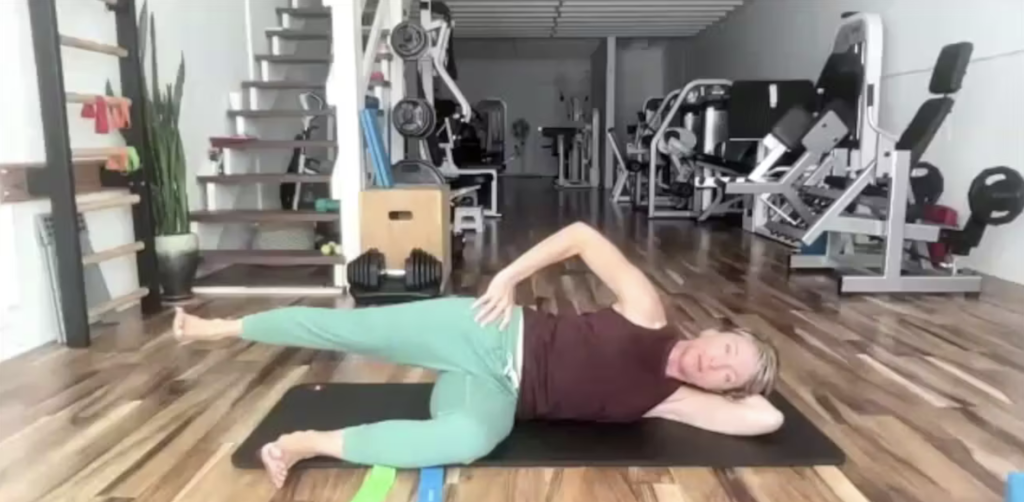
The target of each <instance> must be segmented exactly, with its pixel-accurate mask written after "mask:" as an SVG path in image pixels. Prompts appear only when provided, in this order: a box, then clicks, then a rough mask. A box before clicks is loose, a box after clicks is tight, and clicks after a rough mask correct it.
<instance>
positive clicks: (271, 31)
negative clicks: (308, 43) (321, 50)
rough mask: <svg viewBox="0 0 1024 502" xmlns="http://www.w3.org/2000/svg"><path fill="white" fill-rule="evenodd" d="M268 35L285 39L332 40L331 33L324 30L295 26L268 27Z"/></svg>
mask: <svg viewBox="0 0 1024 502" xmlns="http://www.w3.org/2000/svg"><path fill="white" fill-rule="evenodd" d="M266 33H267V36H268V37H277V38H280V39H283V40H330V39H331V34H330V33H326V32H323V31H308V30H299V29H295V28H268V29H267V32H266Z"/></svg>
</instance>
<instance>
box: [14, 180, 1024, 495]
mask: <svg viewBox="0 0 1024 502" xmlns="http://www.w3.org/2000/svg"><path fill="white" fill-rule="evenodd" d="M510 185H511V186H512V188H511V189H510V191H509V193H508V197H507V199H506V205H505V208H504V211H505V219H504V221H502V222H501V223H499V224H498V225H497V229H496V230H495V229H491V230H490V232H491V233H490V234H488V235H487V239H486V241H487V244H486V245H483V246H482V247H481V248H474V246H473V245H469V246H468V247H467V254H468V264H467V266H466V268H465V269H464V271H463V272H461V273H459V274H457V275H456V276H455V277H454V284H455V289H456V292H459V293H469V294H472V293H475V292H478V291H480V290H481V289H482V288H484V287H485V285H486V284H487V281H488V279H489V277H490V276H491V275H492V274H493V273H494V272H495V271H496V270H498V269H499V268H500V267H501V266H502V265H503V264H505V263H507V262H508V261H509V260H510V259H512V258H513V257H515V256H516V255H517V254H519V253H520V252H522V251H523V250H525V249H526V248H527V247H529V246H530V245H531V244H533V243H535V242H536V241H538V240H539V239H541V238H542V237H544V236H545V235H547V234H548V233H550V232H551V231H553V230H555V229H557V228H558V227H560V226H562V225H564V224H567V223H569V222H571V221H574V220H576V219H583V220H585V221H589V222H591V223H593V224H595V225H597V226H599V227H600V228H601V229H603V230H604V232H605V234H606V235H607V236H609V237H610V238H612V239H614V240H615V241H616V242H618V243H620V244H621V245H622V246H623V249H624V250H625V252H626V253H627V254H628V255H629V257H630V258H631V259H633V260H634V261H635V262H636V263H638V264H640V265H641V266H642V267H643V269H644V270H645V271H646V272H647V273H648V274H649V276H650V277H651V278H652V279H654V280H655V281H656V282H657V284H658V285H660V287H661V288H662V289H663V293H664V299H665V301H666V302H667V305H668V306H669V310H670V316H671V321H672V323H674V324H675V325H676V326H678V327H679V329H681V330H682V331H683V332H684V333H685V334H687V335H693V334H694V333H696V332H697V331H698V330H700V329H702V328H705V327H709V326H715V325H718V324H719V323H722V322H732V323H736V324H738V325H740V326H744V327H747V328H749V329H752V330H756V331H760V332H763V333H767V334H768V335H769V336H770V337H771V338H772V339H773V340H774V341H775V343H777V344H778V346H779V348H780V350H781V353H782V356H783V369H782V384H781V392H782V393H783V394H784V395H785V396H786V397H787V398H789V399H790V400H791V401H792V402H793V403H795V404H796V405H797V406H798V407H799V408H800V409H801V411H803V412H804V413H805V414H807V415H808V416H809V417H810V418H811V419H812V420H813V421H814V422H815V423H816V424H817V425H818V426H819V427H820V428H822V430H824V431H825V432H826V433H827V434H828V435H829V436H830V437H831V438H832V439H833V440H834V441H835V442H836V443H837V444H838V445H840V446H841V447H842V448H843V449H844V450H845V451H846V454H847V456H848V460H847V462H846V464H845V465H842V466H840V467H807V468H801V469H727V470H711V469H635V468H631V469H564V470H563V469H472V468H466V469H449V470H448V472H449V478H448V483H449V484H448V486H447V494H446V497H447V498H446V500H447V501H465V502H491V501H495V502H497V501H534V500H536V501H547V502H556V501H580V502H589V501H619V502H626V501H643V502H653V501H659V502H705V501H708V502H710V501H715V502H725V501H735V502H751V501H760V502H765V501H780V502H800V501H807V502H829V501H842V502H861V501H865V500H869V501H874V502H882V501H894V502H895V501H899V502H913V501H921V502H935V501H944V502H951V501H965V502H966V501H970V502H983V501H997V500H1002V498H1001V493H1002V483H1003V481H1002V480H1003V479H1005V476H1006V474H1007V472H1009V471H1012V470H1017V469H1022V468H1024V420H1022V419H1021V417H1022V416H1024V407H1022V406H1021V403H1024V337H1022V331H1024V301H1021V295H1020V293H1019V292H1018V291H1015V290H1014V288H1003V289H1005V290H1002V289H1001V290H1000V291H997V292H993V293H990V294H985V295H983V296H982V297H981V298H980V299H963V298H954V297H921V296H916V297H914V296H879V297H855V298H845V297H844V298H842V299H840V298H838V297H837V296H836V292H835V290H836V288H835V285H834V283H833V282H832V281H831V280H829V279H828V278H827V277H820V276H801V277H796V278H792V279H787V278H786V277H785V276H784V267H783V266H782V259H783V257H784V255H785V250H784V249H783V248H782V247H781V246H779V245H776V244H774V243H771V242H768V241H765V240H762V239H759V238H755V237H751V236H749V235H747V234H743V233H741V232H738V231H735V230H722V229H718V230H715V229H709V228H700V227H696V226H694V225H692V224H690V223H687V222H678V221H675V222H672V221H670V222H661V223H657V224H655V225H654V226H648V224H647V223H646V222H644V221H643V220H642V219H640V218H638V217H635V216H634V215H632V214H630V213H627V212H621V213H620V212H617V211H615V210H613V209H612V208H610V207H608V206H607V205H606V204H605V203H604V200H603V198H601V199H599V198H597V197H591V196H589V195H588V194H587V193H575V194H570V195H562V196H560V195H556V194H555V193H554V192H553V191H551V190H550V189H549V188H547V186H548V185H544V184H541V183H540V182H538V181H536V180H535V181H531V182H525V181H520V182H518V183H510ZM581 271H582V268H581V266H580V265H579V264H578V263H568V264H566V265H563V266H558V267H552V268H551V269H549V270H546V271H544V272H543V273H541V274H540V275H538V276H537V277H535V278H534V280H533V281H532V282H530V283H526V284H523V285H522V286H521V288H520V289H519V291H518V295H519V298H518V299H519V300H520V301H522V302H529V303H533V302H534V300H535V298H538V297H539V298H544V299H547V300H548V301H546V302H544V303H545V304H546V305H548V306H549V308H552V309H590V308H593V307H595V306H597V305H600V304H603V303H605V302H608V300H609V293H608V291H607V290H606V289H604V288H603V287H601V286H600V285H599V284H598V282H597V281H596V279H595V278H594V277H593V276H592V275H589V274H587V273H581ZM327 302H328V301H327V300H322V299H320V300H313V299H302V298H279V299H272V300H269V299H218V300H214V301H204V302H201V303H199V304H197V305H195V306H194V310H195V311H196V312H198V313H200V314H205V315H217V316H241V315H244V314H245V313H247V312H255V311H259V310H263V309H267V308H271V307H274V306H278V305H286V304H296V303H301V304H307V305H325V306H326V305H329V304H328V303H327ZM169 321H170V315H169V313H165V314H163V315H158V316H156V317H153V318H151V319H147V320H145V321H130V320H129V321H126V322H124V323H123V324H121V325H119V326H116V327H111V328H104V329H101V330H98V331H100V332H101V333H98V336H97V340H96V343H95V345H94V347H93V348H91V349H89V350H67V349H63V348H59V347H45V348H43V349H40V350H38V351H35V352H33V353H30V354H28V355H26V356H24V357H21V358H19V359H16V360H13V361H9V362H6V363H3V364H0V501H3V502H20V501H29V500H48V501H86V502H96V501H107V502H113V501H118V502H127V501H176V502H185V501H197V502H214V501H232V502H234V501H245V502H259V501H271V500H272V501H303V502H315V501H343V500H348V499H349V497H351V496H352V494H353V493H354V492H355V490H356V489H357V488H358V486H359V483H360V481H361V479H362V475H363V472H361V471H322V470H321V471H314V472H303V473H299V474H298V475H296V476H294V478H293V479H292V480H291V481H290V482H289V483H288V485H287V486H286V487H285V488H284V489H283V490H282V491H280V492H276V493H275V490H274V489H273V488H272V486H271V485H270V483H269V482H267V481H265V480H264V479H263V477H262V476H263V475H262V472H260V471H239V470H235V469H234V468H233V467H232V466H231V464H230V455H231V453H232V451H233V449H234V447H235V446H236V445H237V444H238V443H239V442H241V440H242V439H243V438H244V437H245V436H246V435H247V434H248V433H249V432H250V431H251V430H252V429H253V427H254V426H255V424H256V423H257V422H258V421H259V420H260V418H261V417H262V416H263V414H264V413H266V412H267V411H268V410H269V408H270V407H271V406H272V405H273V404H274V402H275V401H276V400H277V399H278V398H279V397H280V396H281V395H282V394H283V393H284V392H285V390H286V389H288V388H289V387H290V386H293V385H295V384H298V383H301V382H323V381H348V382H353V381H356V382H378V381H389V382H412V381H421V380H427V379H430V378H431V376H430V375H429V374H426V373H425V372H423V371H421V370H417V369H409V368H401V367H395V366H391V365H388V364H385V363H382V362H379V361H374V360H370V359H366V358H362V357H357V356H343V355H341V354H333V353H315V352H312V351H306V350H296V349H287V348H277V347H269V346H254V345H250V344H246V343H234V342H232V343H221V344H217V345H213V346H211V345H206V346H189V347H178V346H177V345H176V344H175V343H174V342H173V341H172V340H171V339H170V337H169V336H168V332H167V330H168V324H169ZM415 486H416V474H415V473H400V475H399V478H398V482H397V484H396V486H395V488H394V489H393V490H392V492H391V494H390V496H389V498H388V500H390V501H410V500H415Z"/></svg>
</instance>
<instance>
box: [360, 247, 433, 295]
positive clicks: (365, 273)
mask: <svg viewBox="0 0 1024 502" xmlns="http://www.w3.org/2000/svg"><path fill="white" fill-rule="evenodd" d="M443 270H444V267H443V265H442V263H441V261H440V260H438V259H437V258H434V257H433V256H432V255H431V254H430V253H427V252H426V251H423V250H422V249H414V250H413V251H412V253H410V254H409V257H408V258H406V260H405V269H404V270H388V269H386V268H385V260H384V254H383V253H381V252H380V251H379V250H377V249H370V250H368V251H366V252H365V253H363V254H361V255H359V257H358V258H356V259H355V260H352V263H349V264H348V266H347V271H348V282H349V284H351V285H352V286H354V287H357V288H359V289H362V290H367V291H376V290H379V289H380V288H381V284H382V282H383V279H384V278H388V277H392V278H401V279H403V281H404V283H405V287H406V289H408V290H409V291H420V290H424V289H428V288H431V287H434V286H437V285H440V283H441V275H442V274H443Z"/></svg>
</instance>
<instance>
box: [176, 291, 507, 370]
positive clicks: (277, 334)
mask: <svg viewBox="0 0 1024 502" xmlns="http://www.w3.org/2000/svg"><path fill="white" fill-rule="evenodd" d="M472 305H473V299H472V298H463V297H447V298H439V299H434V300H423V301H417V302H408V303H401V304H396V305H389V306H381V307H366V308H358V309H329V308H314V307H284V308H279V309H274V310H269V311H266V312H261V313H257V314H252V315H248V316H246V317H243V318H242V319H239V320H207V319H200V318H196V317H191V316H187V315H179V319H178V320H176V321H175V327H174V330H175V335H176V336H177V337H178V338H179V339H181V340H183V341H186V342H188V341H194V340H204V339H218V338H225V337H240V338H242V339H245V340H250V341H254V342H260V343H268V344H275V345H286V346H291V347H306V348H312V349H322V350H338V351H346V352H354V353H358V354H363V355H367V356H373V357H379V358H381V359H385V360H388V361H391V362H395V363H398V364H409V365H416V366H424V367H428V368H432V369H437V370H442V371H450V370H459V371H463V372H468V373H475V374H492V373H493V372H494V371H496V370H497V371H503V370H504V369H505V368H506V367H507V365H508V363H509V360H508V357H509V354H510V353H511V352H510V350H513V349H514V347H515V343H516V342H515V336H516V335H517V333H518V330H519V322H520V320H519V317H518V316H515V317H514V319H513V322H512V323H511V324H510V325H509V326H508V327H506V328H505V329H504V330H501V329H499V328H498V327H497V325H496V324H492V325H490V326H487V327H481V326H480V325H479V324H478V323H476V322H475V321H474V312H473V309H472Z"/></svg>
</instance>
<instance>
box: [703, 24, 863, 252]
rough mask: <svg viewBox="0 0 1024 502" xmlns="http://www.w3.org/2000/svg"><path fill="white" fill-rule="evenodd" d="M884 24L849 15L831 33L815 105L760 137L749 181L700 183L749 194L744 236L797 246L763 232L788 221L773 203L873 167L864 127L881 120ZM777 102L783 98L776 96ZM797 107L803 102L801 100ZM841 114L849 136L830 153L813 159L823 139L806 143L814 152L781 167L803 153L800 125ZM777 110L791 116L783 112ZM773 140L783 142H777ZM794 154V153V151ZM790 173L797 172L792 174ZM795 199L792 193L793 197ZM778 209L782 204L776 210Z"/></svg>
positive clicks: (825, 138)
mask: <svg viewBox="0 0 1024 502" xmlns="http://www.w3.org/2000/svg"><path fill="white" fill-rule="evenodd" d="M882 37H883V32H882V20H881V17H879V16H878V15H877V14H870V13H846V14H844V15H843V18H842V22H841V24H840V27H839V29H838V30H837V33H836V38H835V42H834V44H833V47H832V52H831V54H830V56H829V58H828V59H827V61H826V63H825V66H824V67H823V68H822V71H821V74H820V75H819V77H818V81H817V83H816V84H815V92H816V101H815V102H814V103H811V104H809V105H807V104H796V105H795V106H800V107H803V108H806V110H805V111H810V113H811V115H810V116H808V115H807V114H805V113H802V112H799V113H796V114H793V115H787V116H784V118H785V120H788V121H789V122H788V123H782V122H781V120H783V119H780V122H779V123H778V124H777V127H775V128H774V129H773V131H772V134H768V135H766V136H764V139H763V140H762V141H761V144H760V145H759V147H758V164H757V167H756V168H755V169H754V170H753V171H751V172H750V174H749V175H748V176H746V177H740V178H733V179H719V180H704V184H705V185H708V184H712V183H713V184H717V185H724V193H726V194H738V195H743V194H746V195H751V196H753V198H752V199H751V204H750V209H749V211H748V212H747V213H746V214H745V217H744V228H745V229H746V230H747V231H750V232H753V233H756V234H758V235H761V236H764V237H768V238H771V239H774V240H777V241H780V242H782V243H784V244H787V245H791V246H795V245H798V243H797V242H796V241H793V240H791V239H787V238H785V237H783V236H780V235H778V234H777V233H774V232H770V231H768V230H766V228H765V225H766V223H768V222H769V221H777V220H790V216H789V214H788V209H787V208H786V206H787V204H785V203H784V202H782V201H780V199H785V197H781V198H780V197H776V195H779V194H782V193H783V192H785V191H787V190H789V188H788V187H791V186H796V185H798V184H799V185H805V186H813V185H815V184H817V183H818V182H820V181H821V180H822V179H824V177H826V176H829V175H845V174H846V173H847V172H859V171H861V170H863V169H865V168H866V166H869V165H871V163H872V162H873V161H874V160H875V157H876V154H877V143H878V140H877V134H876V133H875V132H873V131H872V130H870V129H869V125H868V124H869V123H870V122H872V121H875V122H877V120H878V107H877V103H878V101H879V99H878V96H879V95H880V94H879V93H880V89H881V87H880V82H881V73H882V49H883V46H882ZM779 95H780V96H781V95H782V93H779ZM798 101H801V100H800V99H798ZM827 106H832V111H833V112H836V111H842V112H843V114H842V115H841V116H839V117H840V118H841V119H842V120H843V123H844V125H845V128H846V129H847V134H846V136H845V137H844V138H843V139H842V140H841V141H840V143H838V144H836V145H835V147H834V148H833V149H832V150H830V151H826V152H824V153H827V154H828V155H827V156H824V157H822V156H820V155H817V154H818V153H819V150H818V149H820V148H824V147H825V146H827V142H828V135H825V134H822V135H821V137H811V138H808V139H807V140H808V142H810V143H812V144H813V145H815V147H816V149H815V150H814V151H813V152H812V151H805V152H804V154H803V155H801V156H800V157H799V158H798V159H797V160H796V161H795V162H796V164H795V165H786V164H780V161H781V160H783V159H784V158H786V157H791V156H792V154H793V153H794V152H796V151H799V147H800V146H801V141H802V138H801V139H798V138H799V137H800V136H803V135H804V134H807V133H808V132H809V131H804V132H800V131H799V129H800V127H801V126H800V125H799V124H811V123H813V119H814V116H819V117H820V116H822V115H823V114H825V107H827ZM779 111H781V112H782V113H788V112H789V110H787V108H785V107H780V108H779ZM776 133H778V134H781V135H782V136H785V137H784V138H780V137H779V136H778V135H777V134H776ZM794 147H796V150H794ZM792 171H795V172H792ZM791 197H792V194H790V198H791ZM773 199H774V200H775V201H778V202H780V205H776V204H775V203H773Z"/></svg>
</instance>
